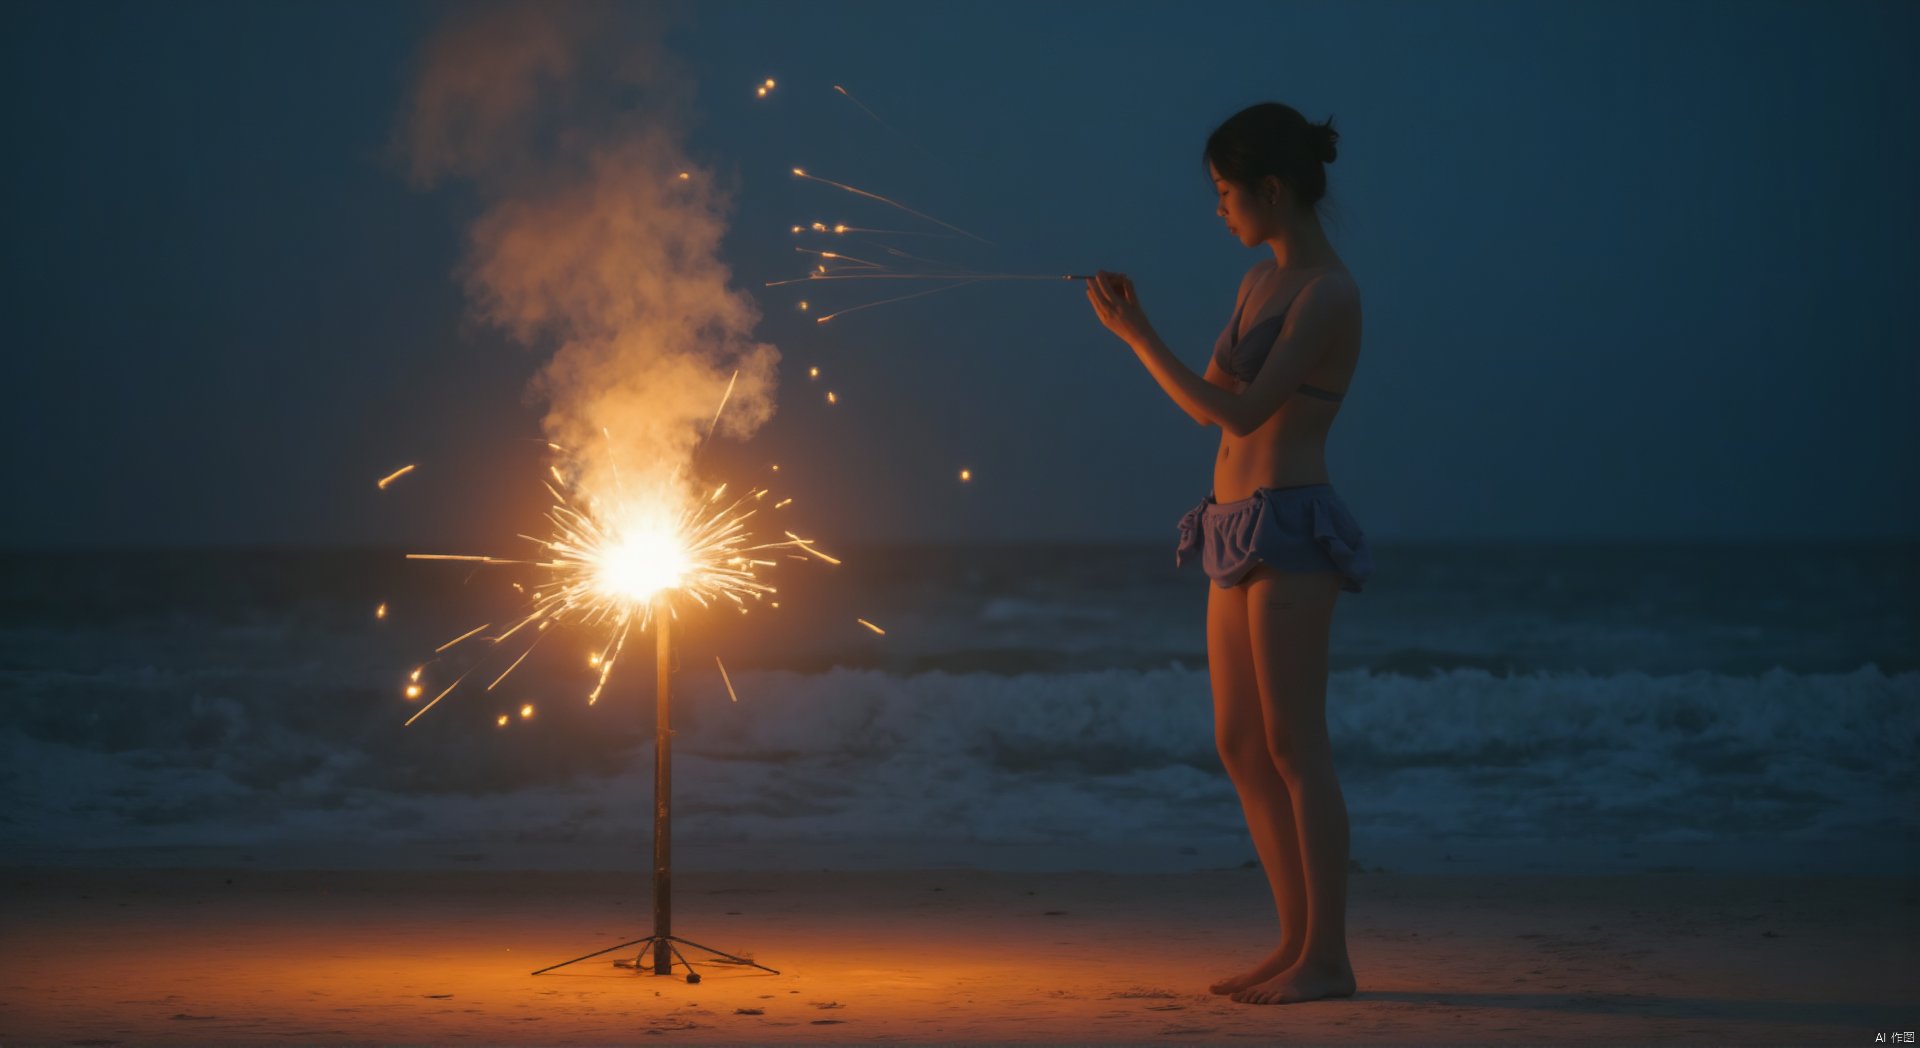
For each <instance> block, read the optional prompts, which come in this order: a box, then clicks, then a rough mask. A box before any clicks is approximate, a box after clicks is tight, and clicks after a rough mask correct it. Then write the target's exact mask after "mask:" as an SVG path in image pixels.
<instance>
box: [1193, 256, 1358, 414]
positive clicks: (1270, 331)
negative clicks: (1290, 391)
mask: <svg viewBox="0 0 1920 1048" xmlns="http://www.w3.org/2000/svg"><path fill="white" fill-rule="evenodd" d="M1308 283H1312V281H1308ZM1305 290H1306V285H1304V284H1303V285H1301V286H1300V287H1299V288H1298V289H1296V290H1295V291H1294V293H1293V297H1294V298H1298V297H1300V292H1301V291H1305ZM1249 297H1251V292H1249ZM1246 306H1247V303H1246V299H1241V300H1240V304H1239V305H1237V306H1234V307H1233V319H1232V320H1229V321H1227V329H1226V330H1225V331H1222V332H1220V337H1219V338H1218V339H1216V340H1214V343H1213V360H1214V363H1216V364H1219V365H1220V370H1222V371H1224V372H1226V373H1227V374H1229V375H1232V376H1233V377H1234V378H1237V379H1239V380H1240V381H1242V382H1247V383H1251V382H1252V381H1253V379H1254V376H1256V375H1258V374H1260V365H1262V364H1264V363H1266V361H1267V354H1268V353H1270V352H1272V351H1273V344H1274V343H1275V342H1277V341H1279V339H1280V326H1281V325H1282V324H1284V323H1286V320H1287V313H1288V312H1289V311H1291V310H1292V309H1293V298H1289V299H1287V304H1286V305H1284V306H1282V307H1281V308H1280V312H1278V313H1275V314H1274V315H1272V316H1270V317H1268V318H1266V319H1265V320H1262V321H1260V322H1259V323H1258V324H1255V325H1254V326H1253V327H1252V328H1249V329H1248V330H1247V333H1246V334H1245V335H1243V336H1241V338H1240V340H1239V341H1237V342H1236V341H1234V338H1233V333H1234V332H1235V331H1237V330H1239V328H1240V313H1241V311H1242V310H1244V309H1245V308H1246ZM1294 391H1295V392H1297V393H1305V394H1306V395H1307V396H1310V397H1318V398H1320V399H1321V400H1334V401H1337V400H1339V399H1341V398H1342V397H1345V396H1346V394H1345V393H1336V392H1334V391H1333V390H1330V389H1321V388H1320V387H1319V386H1309V385H1307V384H1306V383H1304V382H1302V383H1301V384H1300V385H1299V386H1297V387H1296V388H1295V390H1294Z"/></svg>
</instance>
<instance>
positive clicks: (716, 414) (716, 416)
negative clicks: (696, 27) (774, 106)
mask: <svg viewBox="0 0 1920 1048" xmlns="http://www.w3.org/2000/svg"><path fill="white" fill-rule="evenodd" d="M768 83H772V81H768ZM739 380H740V372H739V371H738V370H736V371H734V373H733V377H732V378H730V379H728V380H727V391H726V392H725V393H722V394H721V395H720V406H719V407H717V408H714V409H713V421H712V422H709V423H707V436H713V427H715V426H717V425H719V424H720V413H721V412H722V411H725V410H726V409H727V398H728V397H731V396H733V384H734V383H735V382H738V381H739Z"/></svg>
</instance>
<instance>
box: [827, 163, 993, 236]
mask: <svg viewBox="0 0 1920 1048" xmlns="http://www.w3.org/2000/svg"><path fill="white" fill-rule="evenodd" d="M793 173H794V174H795V175H798V176H799V177H801V178H805V179H808V180H810V181H814V182H819V183H822V184H824V185H829V186H833V187H834V188H835V189H844V190H846V191H847V192H849V193H852V194H854V195H855V196H863V197H866V198H868V199H869V200H878V201H880V202H881V203H882V204H886V205H887V206H889V207H897V208H899V209H900V210H902V211H905V212H906V213H907V214H909V215H912V216H914V217H915V218H924V219H926V220H927V221H929V222H932V223H933V224H934V225H936V226H945V227H946V228H948V229H951V230H953V231H954V232H955V233H958V234H960V235H961V236H964V237H967V238H969V239H972V240H978V241H980V242H981V243H982V244H988V245H991V244H992V243H993V241H991V240H988V239H986V238H985V237H981V236H975V235H974V234H972V233H969V232H967V231H966V230H964V229H961V228H960V227H959V226H956V225H954V224H953V223H951V222H942V221H940V220H939V219H937V218H935V217H933V216H932V215H929V214H926V213H924V212H920V211H915V210H914V209H912V208H910V207H908V206H907V205H905V204H902V203H901V202H899V201H898V200H889V199H888V198H886V197H883V196H881V195H880V194H878V193H869V192H867V191H866V190H864V189H855V188H854V187H852V186H850V185H847V184H846V183H844V182H835V181H834V180H832V179H830V178H821V177H820V176H818V175H809V174H807V173H806V172H805V171H804V170H802V169H800V168H797V167H796V168H794V169H793Z"/></svg>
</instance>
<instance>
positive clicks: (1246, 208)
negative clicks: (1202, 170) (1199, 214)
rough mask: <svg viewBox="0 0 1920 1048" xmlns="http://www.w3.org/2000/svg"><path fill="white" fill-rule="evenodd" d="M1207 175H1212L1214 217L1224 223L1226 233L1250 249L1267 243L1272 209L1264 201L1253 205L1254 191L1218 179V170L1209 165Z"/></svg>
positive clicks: (1255, 202)
mask: <svg viewBox="0 0 1920 1048" xmlns="http://www.w3.org/2000/svg"><path fill="white" fill-rule="evenodd" d="M1207 171H1208V173H1209V174H1211V175H1213V188H1214V192H1215V193H1217V194H1218V195H1219V202H1218V206H1217V208H1216V210H1215V212H1214V213H1215V214H1217V215H1219V216H1220V217H1221V218H1224V219H1226V220H1227V232H1229V233H1232V234H1233V235H1234V236H1237V237H1239V238H1240V243H1241V244H1242V245H1244V246H1246V247H1252V246H1254V245H1255V244H1258V243H1261V242H1262V241H1264V240H1266V239H1267V223H1268V222H1269V221H1271V220H1272V219H1271V213H1272V211H1271V209H1270V208H1268V207H1267V206H1266V203H1265V201H1256V200H1255V198H1254V195H1253V191H1252V190H1249V189H1248V188H1247V187H1245V186H1243V185H1240V184H1238V183H1235V182H1229V181H1227V180H1226V179H1224V178H1221V177H1220V170H1219V169H1218V168H1216V167H1214V166H1213V165H1212V164H1211V163H1209V164H1208V165H1207Z"/></svg>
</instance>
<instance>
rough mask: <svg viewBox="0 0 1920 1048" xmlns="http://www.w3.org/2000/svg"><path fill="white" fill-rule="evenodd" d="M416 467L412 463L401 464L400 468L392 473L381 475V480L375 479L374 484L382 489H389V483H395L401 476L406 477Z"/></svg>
mask: <svg viewBox="0 0 1920 1048" xmlns="http://www.w3.org/2000/svg"><path fill="white" fill-rule="evenodd" d="M414 468H415V467H414V465H412V464H409V465H405V466H401V467H400V468H399V469H396V470H394V471H393V472H392V473H389V474H387V475H386V476H384V477H381V478H380V479H379V480H376V481H374V482H373V486H374V487H377V488H379V489H380V490H381V491H385V490H387V485H389V484H391V483H393V482H394V481H396V480H399V479H400V478H401V477H404V476H406V475H407V474H409V473H412V472H413V471H414Z"/></svg>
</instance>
